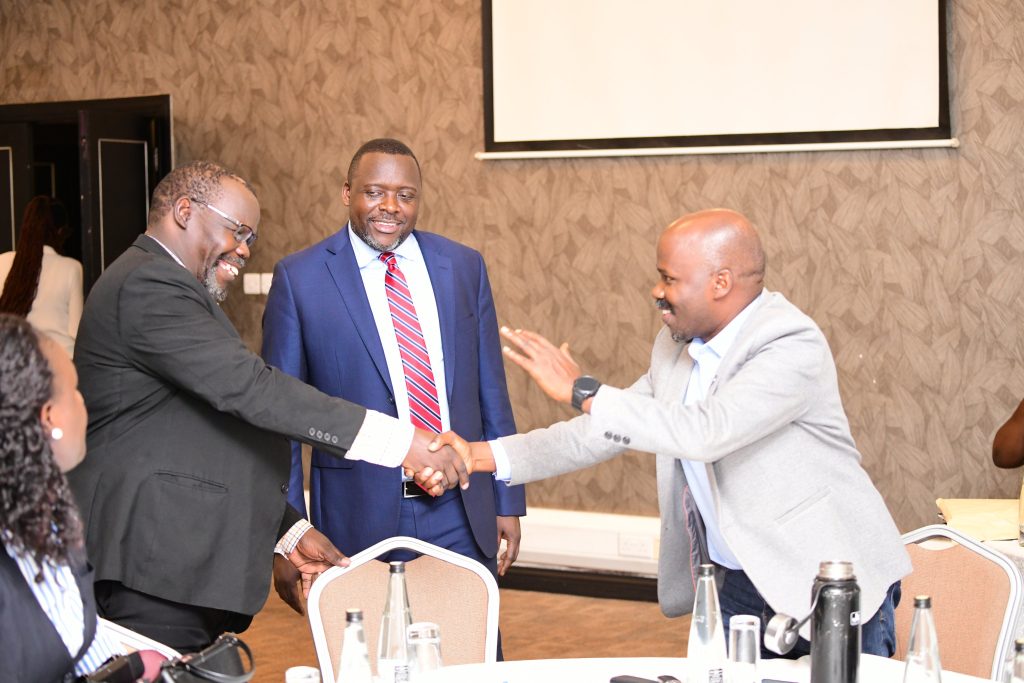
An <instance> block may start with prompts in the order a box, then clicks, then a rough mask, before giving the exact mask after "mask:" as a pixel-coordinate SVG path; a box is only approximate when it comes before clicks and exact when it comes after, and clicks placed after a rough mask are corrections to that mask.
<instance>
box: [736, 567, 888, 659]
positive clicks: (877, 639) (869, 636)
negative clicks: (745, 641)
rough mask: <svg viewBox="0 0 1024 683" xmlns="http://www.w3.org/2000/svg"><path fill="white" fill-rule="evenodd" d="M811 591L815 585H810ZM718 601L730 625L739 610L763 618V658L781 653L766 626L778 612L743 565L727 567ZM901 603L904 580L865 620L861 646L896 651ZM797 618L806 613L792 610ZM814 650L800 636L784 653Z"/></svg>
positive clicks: (879, 652)
mask: <svg viewBox="0 0 1024 683" xmlns="http://www.w3.org/2000/svg"><path fill="white" fill-rule="evenodd" d="M807 590H808V592H809V591H810V590H811V587H810V586H808V587H807ZM718 602H719V604H720V606H721V608H722V623H723V625H724V626H725V628H726V629H727V630H728V628H729V618H730V617H732V616H733V615H736V614H750V615H753V616H755V617H760V619H761V658H762V659H771V658H774V657H779V656H780V655H778V654H776V653H774V652H772V651H770V650H768V649H767V648H765V646H764V630H765V627H766V626H767V625H768V621H769V620H770V619H771V618H772V617H773V616H775V610H773V609H772V608H771V607H769V606H768V603H767V602H765V599H764V598H763V597H761V594H760V593H759V592H758V590H757V588H755V587H754V584H753V583H751V582H750V579H749V578H747V575H746V573H745V572H743V571H742V570H740V569H726V570H725V578H724V580H723V582H722V588H721V590H720V591H719V592H718ZM898 604H900V582H899V581H897V582H896V583H894V584H893V585H891V586H889V590H888V591H887V592H886V594H885V599H884V600H883V601H882V606H881V607H879V608H878V611H877V612H875V615H874V616H873V617H871V618H870V619H869V620H868V621H866V622H864V623H863V624H861V629H860V650H861V652H865V653H867V654H871V655H879V656H881V657H891V656H892V655H893V653H894V652H896V626H895V619H894V618H893V611H894V610H895V609H896V605H898ZM790 616H793V617H796V618H797V619H800V618H802V617H803V616H804V615H802V614H792V615H790ZM810 653H811V643H810V641H808V640H806V639H804V638H800V639H799V640H797V643H796V645H795V646H794V647H793V649H792V650H791V651H790V652H789V654H786V655H781V656H783V657H786V658H787V659H797V658H799V657H802V656H804V655H808V654H810Z"/></svg>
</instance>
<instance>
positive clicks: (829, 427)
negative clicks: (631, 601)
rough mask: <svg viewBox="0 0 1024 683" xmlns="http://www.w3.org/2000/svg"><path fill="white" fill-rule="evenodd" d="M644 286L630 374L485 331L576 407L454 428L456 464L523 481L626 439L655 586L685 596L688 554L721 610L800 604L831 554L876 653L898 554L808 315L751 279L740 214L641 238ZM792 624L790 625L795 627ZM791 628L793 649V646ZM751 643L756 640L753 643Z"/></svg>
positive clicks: (668, 595)
mask: <svg viewBox="0 0 1024 683" xmlns="http://www.w3.org/2000/svg"><path fill="white" fill-rule="evenodd" d="M657 258H658V263H657V267H658V274H659V276H658V281H657V284H656V285H655V286H654V288H653V290H652V292H651V294H652V296H653V297H654V300H655V303H656V305H657V306H658V308H659V309H660V310H661V313H662V319H663V321H664V323H665V329H663V330H662V331H661V332H660V333H659V334H658V337H657V338H656V339H655V342H654V348H653V350H652V353H651V366H650V369H649V370H648V372H647V373H646V374H645V375H643V376H642V377H640V379H638V380H637V381H636V382H635V383H634V384H633V385H632V386H630V387H629V388H627V389H617V388H614V387H610V386H607V385H602V384H601V383H600V382H599V381H598V380H596V379H595V378H593V377H588V376H586V375H583V374H582V373H581V371H580V368H579V366H578V365H577V364H576V363H575V361H573V359H572V357H571V356H570V355H569V352H568V347H567V346H566V345H565V344H563V345H562V346H561V347H560V348H559V347H555V346H553V345H552V344H551V343H550V342H548V341H547V340H546V339H544V338H543V337H541V336H540V335H537V334H534V333H532V332H528V331H525V330H514V331H513V330H508V329H503V330H502V334H503V335H504V336H505V337H506V339H508V340H509V341H510V342H511V344H512V345H513V346H515V347H516V349H517V350H513V349H512V348H510V347H506V349H505V355H506V356H507V357H508V358H510V359H511V360H512V361H514V362H516V363H517V364H519V365H520V366H521V367H523V368H524V369H525V370H526V371H527V372H529V373H530V375H531V376H532V377H533V379H534V380H535V381H536V382H537V383H538V384H539V385H540V387H541V388H542V389H544V391H545V392H546V393H547V394H548V395H549V396H551V397H552V398H554V399H556V400H559V401H562V402H565V403H572V404H573V405H574V406H575V407H576V408H577V409H579V410H580V411H581V412H582V413H584V414H583V415H581V416H579V417H577V418H575V419H572V420H569V421H567V422H561V423H558V424H555V425H552V426H551V427H548V428H546V429H538V430H534V431H532V432H530V433H528V434H520V435H515V436H509V437H505V438H502V439H498V440H496V441H492V442H488V443H475V444H471V446H472V450H473V456H474V467H473V469H474V471H482V470H491V469H495V468H496V469H497V471H496V476H497V477H498V478H499V479H504V480H507V481H509V482H510V483H515V484H519V483H525V482H529V481H535V480H538V479H544V478H547V477H552V476H555V475H558V474H563V473H566V472H570V471H573V470H577V469H581V468H584V467H588V466H590V465H593V464H595V463H598V462H601V461H604V460H608V459H610V458H613V457H615V456H617V455H619V454H620V453H622V452H624V451H625V450H626V449H627V448H630V449H634V450H638V451H646V452H650V453H655V454H656V456H655V457H656V458H657V481H658V503H659V507H660V509H661V521H662V525H661V553H660V558H659V568H658V577H659V580H658V599H659V602H660V604H661V608H662V611H663V612H664V613H665V614H666V615H667V616H670V617H672V616H679V615H682V614H686V613H688V612H690V610H691V609H692V605H693V595H694V578H693V577H694V575H695V573H696V567H697V565H698V564H701V563H704V562H708V561H711V562H714V563H715V564H716V565H718V567H719V572H718V578H719V585H720V599H721V604H722V611H723V617H724V618H725V619H726V620H727V619H728V618H729V616H731V615H732V614H754V615H760V616H761V617H762V629H763V628H764V624H765V623H766V622H767V621H768V618H770V617H771V615H772V614H773V613H774V612H775V611H778V612H783V613H786V614H790V615H794V616H798V617H799V616H803V615H804V614H805V613H807V612H808V611H809V608H810V593H811V584H812V582H813V580H814V577H815V574H816V573H817V569H818V564H819V562H821V561H823V560H849V561H851V562H852V563H853V566H854V570H855V572H856V575H857V581H858V583H859V585H860V588H861V611H862V615H863V620H864V622H865V623H864V628H863V644H862V649H863V651H865V652H870V653H872V654H880V655H883V656H890V655H891V654H892V652H893V651H894V649H895V637H894V633H893V623H892V611H893V608H894V605H895V603H898V601H899V580H900V579H901V578H902V577H903V576H906V575H907V574H909V573H910V571H911V565H910V560H909V557H908V556H907V554H906V552H905V551H904V549H903V544H902V541H901V539H900V534H899V532H898V531H897V529H896V526H895V524H894V523H893V520H892V517H891V515H890V514H889V511H888V509H887V508H886V505H885V502H884V501H883V500H882V497H881V495H880V494H879V493H878V491H877V489H876V488H875V487H874V485H873V484H872V482H871V480H870V478H869V477H868V475H867V473H866V472H865V471H864V469H863V468H862V467H861V464H860V460H861V457H860V453H858V451H857V448H856V446H855V444H854V442H853V437H852V436H851V434H850V428H849V424H848V422H847V419H846V414H845V412H844V411H843V406H842V402H841V400H840V396H839V386H838V382H837V379H836V369H835V363H834V361H833V358H832V353H831V351H830V350H829V347H828V343H827V341H826V340H825V337H824V335H823V334H822V332H821V330H820V329H819V328H818V326H817V325H816V324H815V323H814V321H813V320H811V319H810V318H809V317H808V316H806V315H805V314H803V313H802V312H801V311H800V310H799V309H797V308H796V307H795V306H794V305H793V304H791V303H790V302H789V301H787V300H786V299H785V297H783V296H782V295H781V294H778V293H775V292H769V291H767V290H766V289H764V285H763V280H764V271H765V257H764V251H763V249H762V246H761V241H760V238H759V237H758V235H757V232H756V230H755V229H754V227H753V225H751V223H750V221H748V220H747V219H746V218H745V217H744V216H742V215H741V214H739V213H736V212H734V211H728V210H724V209H714V210H709V211H702V212H698V213H695V214H690V215H687V216H683V217H682V218H680V219H678V220H677V221H675V222H674V223H672V225H670V226H669V227H668V228H667V229H666V230H665V232H664V233H662V236H661V238H660V239H659V241H658V250H657ZM802 633H803V635H804V636H805V637H806V635H807V630H806V627H805V629H804V631H803V632H802ZM808 646H809V644H808V643H807V641H806V640H803V639H801V641H800V643H799V644H798V646H797V648H796V649H795V650H794V652H793V653H792V654H793V656H799V655H800V654H806V653H807V652H808V651H809V649H808ZM764 654H765V656H771V655H770V653H767V652H764Z"/></svg>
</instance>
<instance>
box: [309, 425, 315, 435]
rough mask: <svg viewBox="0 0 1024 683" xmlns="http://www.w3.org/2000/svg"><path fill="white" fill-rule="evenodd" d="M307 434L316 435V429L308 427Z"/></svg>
mask: <svg viewBox="0 0 1024 683" xmlns="http://www.w3.org/2000/svg"><path fill="white" fill-rule="evenodd" d="M309 435H310V436H316V430H315V429H313V428H312V427H310V428H309Z"/></svg>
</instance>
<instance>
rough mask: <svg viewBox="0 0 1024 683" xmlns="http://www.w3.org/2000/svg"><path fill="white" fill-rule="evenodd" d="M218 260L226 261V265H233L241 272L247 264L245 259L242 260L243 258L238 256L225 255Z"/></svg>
mask: <svg viewBox="0 0 1024 683" xmlns="http://www.w3.org/2000/svg"><path fill="white" fill-rule="evenodd" d="M218 260H219V261H225V262H226V263H230V264H231V265H233V266H235V267H236V268H238V269H239V270H241V269H242V268H245V264H246V260H245V259H244V258H242V257H241V256H239V255H238V254H225V255H223V256H221V257H220V258H219V259H218Z"/></svg>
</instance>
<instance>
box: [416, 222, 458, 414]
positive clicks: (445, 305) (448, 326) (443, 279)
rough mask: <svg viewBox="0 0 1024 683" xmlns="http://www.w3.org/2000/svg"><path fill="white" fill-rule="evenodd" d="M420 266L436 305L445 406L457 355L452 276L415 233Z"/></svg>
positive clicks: (447, 264) (440, 257)
mask: <svg viewBox="0 0 1024 683" xmlns="http://www.w3.org/2000/svg"><path fill="white" fill-rule="evenodd" d="M416 234H417V239H418V241H419V244H420V252H422V254H423V262H424V263H425V264H426V266H427V273H428V274H429V275H430V286H431V288H432V289H433V290H434V302H435V303H436V304H437V319H438V323H439V324H440V326H441V348H442V350H443V351H444V357H445V359H446V360H445V364H444V385H445V393H446V394H447V395H448V402H449V404H450V403H451V400H452V388H453V387H454V386H455V381H454V378H455V354H456V353H457V352H458V348H457V346H456V345H457V343H458V340H457V339H456V338H455V337H456V335H455V309H454V306H455V277H454V273H453V272H452V260H451V259H450V258H449V257H448V256H446V255H445V254H442V253H441V252H440V251H438V250H437V249H435V248H434V245H433V244H432V243H431V240H430V239H429V237H428V236H427V235H425V234H424V233H420V232H417V233H416Z"/></svg>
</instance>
